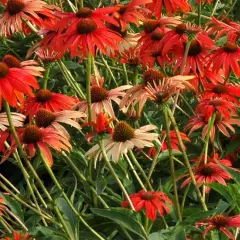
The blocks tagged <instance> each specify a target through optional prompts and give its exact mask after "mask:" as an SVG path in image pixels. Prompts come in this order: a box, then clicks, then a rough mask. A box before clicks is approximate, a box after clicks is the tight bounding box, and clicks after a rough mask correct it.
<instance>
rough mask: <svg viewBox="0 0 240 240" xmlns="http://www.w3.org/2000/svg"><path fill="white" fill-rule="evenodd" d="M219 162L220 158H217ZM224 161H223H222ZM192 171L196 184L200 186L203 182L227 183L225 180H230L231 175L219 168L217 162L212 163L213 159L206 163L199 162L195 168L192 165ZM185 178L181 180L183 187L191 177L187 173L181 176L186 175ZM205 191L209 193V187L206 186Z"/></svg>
mask: <svg viewBox="0 0 240 240" xmlns="http://www.w3.org/2000/svg"><path fill="white" fill-rule="evenodd" d="M219 162H220V163H221V160H219ZM223 163H225V162H223ZM193 172H194V173H195V174H194V176H195V179H196V182H197V186H198V187H200V186H202V185H203V184H205V183H206V184H208V183H214V182H218V183H220V184H222V185H225V186H226V185H227V184H226V180H230V179H231V178H232V177H231V175H230V174H229V173H228V172H227V171H225V170H224V169H223V168H221V167H220V166H219V165H218V164H217V163H214V162H213V161H211V162H208V163H200V164H199V166H197V168H195V167H193ZM186 176H187V179H186V180H184V181H183V183H182V185H181V187H182V188H183V187H185V186H186V185H187V184H188V183H190V182H191V177H190V176H189V174H187V175H184V176H183V177H186ZM205 191H206V193H209V191H210V187H209V186H206V188H205Z"/></svg>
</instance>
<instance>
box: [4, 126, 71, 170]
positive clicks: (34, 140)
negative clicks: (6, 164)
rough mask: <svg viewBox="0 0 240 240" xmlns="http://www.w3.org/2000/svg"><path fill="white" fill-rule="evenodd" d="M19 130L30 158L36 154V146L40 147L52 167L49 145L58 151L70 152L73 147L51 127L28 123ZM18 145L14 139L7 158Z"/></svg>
mask: <svg viewBox="0 0 240 240" xmlns="http://www.w3.org/2000/svg"><path fill="white" fill-rule="evenodd" d="M17 132H18V136H19V140H20V142H21V143H22V144H23V147H24V149H25V150H26V152H27V154H28V156H29V158H33V157H34V156H35V154H36V148H37V147H38V148H39V149H40V151H41V153H42V154H43V156H44V158H45V159H46V161H47V163H48V165H49V166H50V167H51V166H52V165H53V158H52V153H51V151H50V149H49V147H50V148H53V149H54V150H56V151H58V152H61V151H67V152H69V151H70V150H71V148H72V146H71V144H70V143H69V141H68V139H67V138H65V137H63V136H62V134H61V133H59V132H58V131H56V130H55V129H53V128H50V127H48V128H39V127H37V126H36V125H28V126H27V127H25V128H21V129H18V131H17ZM16 147H17V146H16V142H15V140H14V139H12V143H11V148H10V150H7V153H6V155H5V158H7V157H8V156H9V155H10V154H11V153H12V152H13V151H15V149H16Z"/></svg>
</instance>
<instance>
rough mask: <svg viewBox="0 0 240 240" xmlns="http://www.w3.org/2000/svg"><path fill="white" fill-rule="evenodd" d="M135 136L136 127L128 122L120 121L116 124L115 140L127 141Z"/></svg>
mask: <svg viewBox="0 0 240 240" xmlns="http://www.w3.org/2000/svg"><path fill="white" fill-rule="evenodd" d="M133 137H134V129H133V128H132V127H131V126H130V125H129V124H128V123H126V122H124V121H120V122H118V123H117V124H116V125H115V128H114V132H113V137H112V138H113V141H115V142H125V141H127V140H130V139H132V138H133Z"/></svg>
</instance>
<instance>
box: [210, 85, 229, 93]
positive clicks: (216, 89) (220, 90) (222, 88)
mask: <svg viewBox="0 0 240 240" xmlns="http://www.w3.org/2000/svg"><path fill="white" fill-rule="evenodd" d="M212 91H213V92H214V93H217V94H221V93H226V92H227V89H226V87H225V85H217V86H216V87H214V88H213V90H212Z"/></svg>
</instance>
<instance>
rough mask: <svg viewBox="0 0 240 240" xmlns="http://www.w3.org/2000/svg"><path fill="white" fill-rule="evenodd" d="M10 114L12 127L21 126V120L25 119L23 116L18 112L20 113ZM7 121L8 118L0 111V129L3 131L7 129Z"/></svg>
mask: <svg viewBox="0 0 240 240" xmlns="http://www.w3.org/2000/svg"><path fill="white" fill-rule="evenodd" d="M11 116H12V121H13V125H14V127H22V126H23V122H24V121H25V118H26V117H25V116H24V115H22V114H20V113H14V112H12V113H11ZM8 127H9V123H8V118H7V114H6V113H0V130H1V131H5V130H6V129H8Z"/></svg>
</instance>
